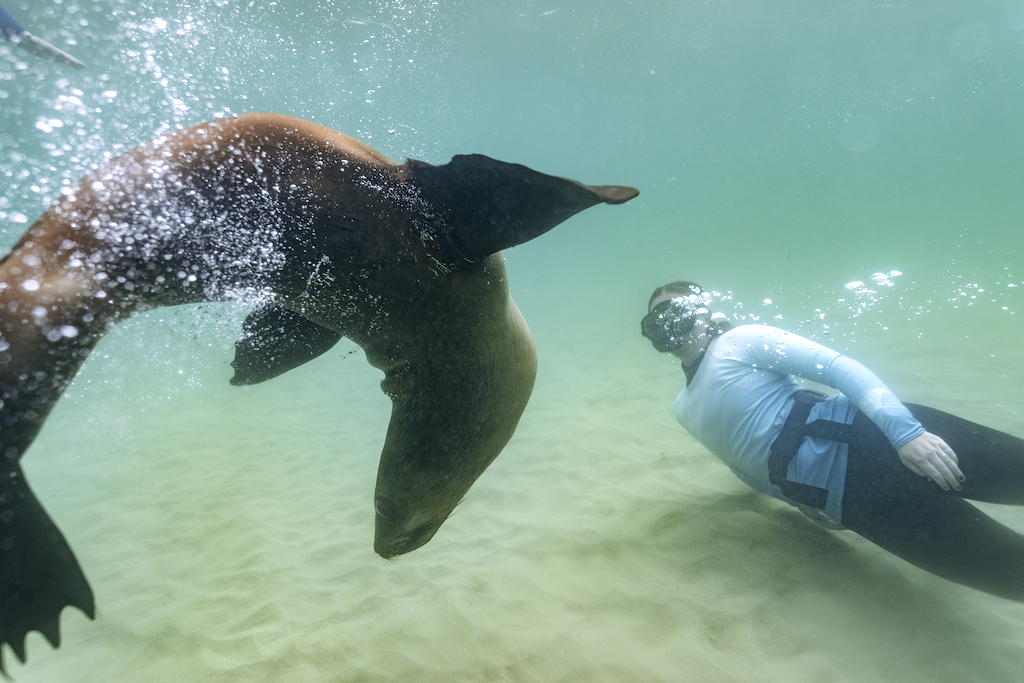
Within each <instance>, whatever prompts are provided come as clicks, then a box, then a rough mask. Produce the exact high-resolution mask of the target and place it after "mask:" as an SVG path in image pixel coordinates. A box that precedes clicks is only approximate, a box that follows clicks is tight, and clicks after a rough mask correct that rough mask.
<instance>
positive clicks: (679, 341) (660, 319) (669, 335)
mask: <svg viewBox="0 0 1024 683" xmlns="http://www.w3.org/2000/svg"><path fill="white" fill-rule="evenodd" d="M701 309H703V306H702V302H700V301H699V300H698V297H695V296H688V297H682V296H677V297H675V298H673V299H668V300H667V301H662V302H661V303H660V304H658V305H657V306H655V307H654V308H653V309H652V310H651V312H650V313H648V314H647V315H645V316H644V319H643V320H641V321H640V332H641V333H642V334H643V335H644V336H645V337H647V338H648V339H650V340H651V343H652V344H654V348H655V349H657V350H658V351H659V352H661V353H666V352H670V351H676V350H678V349H680V348H682V346H683V344H684V343H686V335H687V334H689V332H690V330H691V329H692V328H693V324H694V323H695V322H696V321H697V313H698V311H700V310H701Z"/></svg>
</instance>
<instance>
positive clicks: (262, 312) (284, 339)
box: [231, 304, 343, 386]
mask: <svg viewBox="0 0 1024 683" xmlns="http://www.w3.org/2000/svg"><path fill="white" fill-rule="evenodd" d="M342 336H343V335H341V334H339V333H337V332H335V331H334V330H331V329H328V328H326V327H323V326H322V325H318V324H316V323H315V322H313V321H312V320H310V319H309V318H306V317H304V316H302V315H299V314H298V313H294V312H292V311H289V310H287V309H285V308H281V307H280V306H275V305H273V304H265V305H261V306H257V307H256V308H254V309H253V310H252V312H251V313H249V315H248V316H247V317H246V319H245V322H244V323H242V336H241V337H239V339H238V341H236V342H235V359H234V360H233V361H231V367H233V368H234V369H235V376H234V377H232V378H231V383H232V384H234V385H235V386H243V385H247V384H257V383H259V382H265V381H266V380H268V379H273V378H274V377H277V376H278V375H281V374H284V373H285V372H288V371H289V370H292V369H294V368H297V367H299V366H300V365H302V364H303V363H305V362H307V361H311V360H313V359H314V358H316V357H317V356H319V355H321V354H323V353H325V352H326V351H328V350H330V348H331V347H332V346H334V345H335V344H337V343H338V340H340V339H341V338H342Z"/></svg>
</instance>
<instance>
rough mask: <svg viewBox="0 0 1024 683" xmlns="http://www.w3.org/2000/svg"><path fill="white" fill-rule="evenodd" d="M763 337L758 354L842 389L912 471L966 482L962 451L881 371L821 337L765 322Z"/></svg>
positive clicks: (944, 481)
mask: <svg viewBox="0 0 1024 683" xmlns="http://www.w3.org/2000/svg"><path fill="white" fill-rule="evenodd" d="M764 331H765V332H764V336H763V338H762V339H763V342H764V343H758V344H755V345H753V348H752V351H753V352H754V354H755V357H756V358H757V359H758V360H759V361H760V362H761V363H764V364H765V365H766V366H767V367H770V368H771V369H772V370H775V371H776V372H784V373H787V374H791V375H796V376H799V377H804V378H805V379H810V380H813V381H815V382H820V383H822V384H827V385H828V386H830V387H832V388H833V389H838V390H839V391H841V392H842V393H843V394H844V395H845V396H846V397H847V398H849V399H850V400H851V401H853V402H854V404H856V406H857V407H858V408H859V409H860V410H861V412H863V413H864V414H865V415H867V416H868V417H869V418H870V419H871V421H872V422H874V423H875V424H876V425H878V428H879V429H881V430H882V432H883V433H884V434H885V436H886V438H888V439H889V443H891V444H892V447H893V448H894V449H895V450H896V452H897V454H898V455H899V457H900V461H901V462H903V464H904V465H905V466H906V467H907V468H908V469H910V471H912V472H914V473H915V474H918V475H920V476H922V477H928V478H930V479H931V480H932V481H934V482H935V483H936V484H938V485H939V486H941V487H942V488H943V489H945V490H947V491H948V490H949V489H950V487H952V488H955V489H957V490H959V489H960V482H962V481H965V479H966V478H965V477H964V474H963V472H961V471H960V468H959V467H958V466H957V464H958V461H957V457H956V453H954V452H953V449H952V448H950V447H949V445H948V444H946V442H945V441H943V440H942V439H941V438H940V437H938V436H936V435H935V434H931V433H930V432H927V431H926V430H925V428H924V427H923V426H922V425H921V423H920V422H918V421H917V419H916V418H915V417H914V416H913V414H911V412H910V411H909V410H907V407H906V406H904V405H903V404H902V403H901V402H900V401H899V399H897V398H896V396H895V394H893V393H892V391H891V390H890V389H889V387H887V386H886V385H885V384H884V383H883V382H882V380H881V379H879V378H878V377H877V376H876V375H875V373H873V372H871V370H869V369H868V368H867V367H865V366H864V365H862V364H860V363H858V362H857V361H855V360H853V359H852V358H849V357H847V356H844V355H842V354H840V353H837V352H836V351H833V350H832V349H829V348H827V347H825V346H822V345H821V344H818V343H817V342H814V341H811V340H810V339H806V338H804V337H801V336H800V335H797V334H793V333H791V332H786V331H785V330H780V329H778V328H773V327H767V326H764Z"/></svg>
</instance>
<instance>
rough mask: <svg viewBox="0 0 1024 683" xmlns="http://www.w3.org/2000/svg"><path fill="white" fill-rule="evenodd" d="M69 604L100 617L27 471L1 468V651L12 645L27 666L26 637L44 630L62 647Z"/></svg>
mask: <svg viewBox="0 0 1024 683" xmlns="http://www.w3.org/2000/svg"><path fill="white" fill-rule="evenodd" d="M69 605H70V606H74V607H77V608H78V609H80V610H82V611H83V612H85V614H86V615H87V616H88V617H89V618H90V619H94V618H95V616H96V605H95V601H94V599H93V594H92V589H91V588H90V587H89V582H88V581H86V579H85V574H83V573H82V568H81V567H80V566H79V565H78V560H76V559H75V555H74V553H72V552H71V548H70V547H68V543H67V541H66V540H64V536H63V534H61V533H60V530H59V529H58V528H57V526H56V525H55V524H54V523H53V520H51V519H50V517H49V516H48V515H47V514H46V511H45V510H43V506H42V505H40V504H39V501H38V500H37V499H36V497H35V495H34V494H33V493H32V490H31V489H30V488H29V487H28V483H27V482H26V481H25V476H24V474H22V472H21V468H20V467H18V466H17V465H14V467H13V468H3V469H0V646H2V645H3V643H7V644H8V645H10V646H11V649H12V650H14V654H15V655H17V656H18V659H20V660H21V661H22V662H24V661H25V636H26V635H27V634H28V632H29V631H39V632H40V633H42V634H43V635H44V636H45V637H46V639H47V640H48V641H50V645H52V646H53V647H57V646H58V645H60V613H61V610H63V609H64V608H65V607H67V606H69ZM2 654H3V653H2V652H0V657H2ZM0 673H5V674H6V672H4V668H3V659H0Z"/></svg>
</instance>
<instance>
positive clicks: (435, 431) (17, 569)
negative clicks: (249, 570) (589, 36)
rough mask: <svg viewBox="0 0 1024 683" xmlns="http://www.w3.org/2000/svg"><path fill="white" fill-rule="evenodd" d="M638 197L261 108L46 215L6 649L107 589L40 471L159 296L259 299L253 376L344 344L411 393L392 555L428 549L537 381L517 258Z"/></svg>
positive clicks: (6, 600)
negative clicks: (71, 388)
mask: <svg viewBox="0 0 1024 683" xmlns="http://www.w3.org/2000/svg"><path fill="white" fill-rule="evenodd" d="M636 195H637V191H636V190H634V189H632V188H626V187H617V186H602V187H588V186H585V185H581V184H579V183H577V182H575V181H571V180H566V179H562V178H556V177H552V176H548V175H544V174H541V173H537V172H535V171H532V170H530V169H528V168H526V167H525V166H519V165H515V164H507V163H503V162H500V161H495V160H493V159H489V158H487V157H485V156H481V155H468V156H456V157H454V158H453V159H452V161H451V162H449V163H448V164H445V165H443V166H432V165H430V164H426V163H423V162H419V161H413V160H409V161H406V162H405V163H404V164H401V165H398V164H395V163H394V162H392V161H390V160H389V159H387V158H386V157H385V156H383V155H382V154H380V153H379V152H377V151H376V150H374V149H372V148H370V147H368V146H366V145H364V144H362V143H361V142H359V141H357V140H354V139H353V138H350V137H348V136H346V135H343V134H341V133H338V132H336V131H333V130H330V129H328V128H324V127H322V126H319V125H316V124H314V123H310V122H308V121H303V120H300V119H295V118H291V117H287V116H280V115H273V114H247V115H243V116H238V117H233V118H228V119H222V120H219V121H214V122H210V123H206V124H203V125H200V126H196V127H194V128H190V129H187V130H182V131H178V132H176V133H174V134H171V135H167V136H164V137H160V138H157V139H155V140H152V141H150V142H148V143H146V144H143V145H141V146H139V147H137V148H135V149H133V150H131V151H129V152H127V153H125V154H123V155H121V156H119V157H117V158H115V159H113V160H112V161H110V162H109V163H107V164H106V165H104V166H102V167H100V168H99V169H98V170H96V171H95V172H93V173H91V174H90V175H88V176H87V177H86V178H84V179H83V180H82V181H81V182H80V183H79V184H78V185H77V187H75V188H74V189H73V191H71V192H70V193H69V194H67V195H66V196H64V197H63V199H61V200H60V201H59V202H58V203H57V204H55V205H54V206H52V207H51V208H50V209H49V210H47V211H46V212H45V213H44V214H43V215H42V217H41V218H40V219H39V220H38V221H36V223H35V224H34V225H33V226H32V227H31V228H30V229H29V230H28V232H27V233H26V234H25V235H24V236H23V237H22V238H21V240H20V241H19V242H18V243H17V244H16V245H15V246H14V248H13V250H12V251H11V252H10V253H9V254H8V255H7V256H6V257H5V258H4V259H3V260H2V261H0V400H2V406H0V454H2V455H0V644H2V643H3V642H6V643H8V644H9V645H10V646H11V647H12V648H13V649H14V652H15V653H16V654H17V656H18V657H19V658H20V659H21V660H22V661H24V658H25V645H24V639H25V635H26V634H27V632H28V631H30V630H38V631H40V632H41V633H42V634H43V635H44V636H45V637H46V638H47V639H48V640H49V641H50V643H51V644H52V645H53V646H54V647H57V646H58V644H59V639H60V633H59V616H60V612H61V610H62V609H63V608H64V607H65V606H67V605H74V606H75V607H78V608H79V609H81V610H82V611H83V612H85V613H86V614H87V615H88V616H89V617H90V618H91V617H92V616H93V615H94V602H93V595H92V591H91V589H90V588H89V584H88V582H87V581H86V579H85V576H84V574H83V573H82V570H81V568H80V567H79V565H78V562H77V561H76V559H75V557H74V555H73V553H72V552H71V549H70V547H69V546H68V544H67V542H66V541H65V539H64V537H63V536H62V535H61V532H60V531H59V530H58V529H57V527H56V526H55V525H54V524H53V522H52V521H51V520H50V519H49V517H48V516H47V515H46V512H45V511H44V510H43V508H42V507H41V505H40V504H39V502H38V501H37V500H36V499H35V497H34V496H33V494H32V492H31V490H30V489H29V487H28V485H27V483H26V482H25V478H24V475H23V473H22V470H21V468H20V466H19V459H20V457H21V456H22V455H23V454H24V452H25V450H26V449H27V448H28V446H29V444H30V443H31V442H32V439H33V438H34V437H35V435H36V434H37V433H38V431H39V429H40V428H41V427H42V424H43V420H44V419H45V418H46V415H47V413H48V412H49V411H50V409H51V408H52V407H53V405H54V403H56V401H57V399H58V398H59V397H60V395H61V393H62V392H63V390H64V388H65V387H66V386H67V384H68V383H69V382H70V381H71V379H72V378H73V377H74V375H75V373H76V372H77V370H78V368H79V366H80V365H81V364H82V362H83V361H84V360H85V358H86V357H87V356H88V355H89V352H90V350H91V349H92V348H93V347H94V346H95V345H96V343H97V342H98V341H99V339H100V338H101V337H102V336H103V335H104V334H105V333H106V332H107V331H108V330H109V329H111V328H112V327H113V326H114V325H115V324H116V323H117V322H119V321H121V320H124V319H125V318H127V317H129V316H132V315H134V314H136V313H137V312H139V311H142V310H146V309H151V308H154V307H158V306H170V305H176V304H185V303H195V302H202V301H223V300H226V299H233V298H243V299H248V298H251V299H256V300H259V301H261V302H262V303H261V304H260V305H258V306H257V307H256V308H255V309H254V310H253V312H252V314H251V315H250V316H249V318H248V319H247V320H246V322H245V325H244V330H243V334H242V337H241V339H240V340H239V342H238V344H237V348H236V358H235V361H234V363H233V365H234V367H235V376H234V378H233V379H232V382H234V383H235V384H247V383H253V382H259V381H263V380H266V379H269V378H271V377H273V376H275V375H278V374H280V373H281V372H284V371H286V370H288V369H290V368H293V367H295V366H297V365H300V364H301V363H303V362H305V361H307V360H309V359H311V358H313V357H315V356H317V355H319V354H320V353H322V352H323V351H325V350H326V349H328V348H330V346H331V345H333V344H334V343H335V342H337V341H338V339H340V338H341V337H342V336H346V337H349V338H350V339H352V340H353V341H355V342H356V343H357V344H359V345H360V346H361V347H362V348H363V350H364V351H365V353H366V357H367V360H369V362H370V363H371V364H372V365H373V366H375V367H377V368H380V369H381V370H383V371H384V375H385V377H384V380H383V382H382V383H381V386H382V388H383V390H384V391H385V393H387V394H388V396H390V397H391V399H392V401H393V410H392V416H391V423H390V426H389V427H388V432H387V438H386V441H385V445H384V450H383V453H382V455H381V460H380V467H379V471H378V477H377V487H376V497H375V504H376V530H375V540H374V548H375V550H376V551H377V552H378V553H379V554H380V555H382V556H384V557H393V556H395V555H399V554H401V553H405V552H409V551H410V550H413V549H415V548H417V547H419V546H421V545H423V544H424V543H426V542H427V541H428V540H429V539H430V538H431V537H432V536H433V534H434V532H436V531H437V529H438V527H440V525H441V524H442V522H444V520H445V519H446V518H447V517H448V515H450V514H451V512H452V510H453V509H454V508H455V506H456V505H457V504H458V503H459V501H460V500H461V499H462V497H463V496H464V495H465V493H466V492H467V490H468V489H469V487H470V486H471V485H472V483H473V482H474V481H475V480H476V478H477V477H478V476H479V475H480V474H481V473H482V472H483V471H484V469H485V468H486V467H487V466H488V465H489V464H490V463H491V461H492V460H493V459H494V458H495V457H496V456H497V455H498V453H499V452H500V451H501V449H502V448H503V447H504V445H505V443H506V442H507V441H508V440H509V438H511V436H512V433H513V431H514V430H515V428H516V424H517V422H518V420H519V417H520V415H521V414H522V412H523V409H524V408H525V406H526V402H527V400H528V399H529V396H530V392H531V390H532V386H533V380H534V376H535V374H536V357H535V353H534V346H533V340H532V337H531V336H530V332H529V329H528V328H527V326H526V323H525V321H524V320H523V318H522V316H521V315H520V313H519V310H518V309H517V308H516V305H515V303H514V302H513V301H512V299H511V297H510V296H509V290H508V284H507V280H506V274H505V267H504V264H503V260H502V257H501V255H500V253H498V252H500V250H501V249H504V248H506V247H511V246H513V245H516V244H521V243H522V242H525V241H527V240H530V239H532V238H534V237H536V236H538V235H540V234H542V233H544V232H546V231H547V230H549V229H551V228H552V227H554V226H555V225H557V224H558V223H560V222H561V221H563V220H565V219H566V218H568V217H570V216H572V215H573V214H575V213H576V212H578V211H581V210H583V209H585V208H587V207H589V206H593V205H595V204H598V203H601V202H604V203H608V204H619V203H622V202H624V201H627V200H629V199H631V198H633V197H634V196H636Z"/></svg>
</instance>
